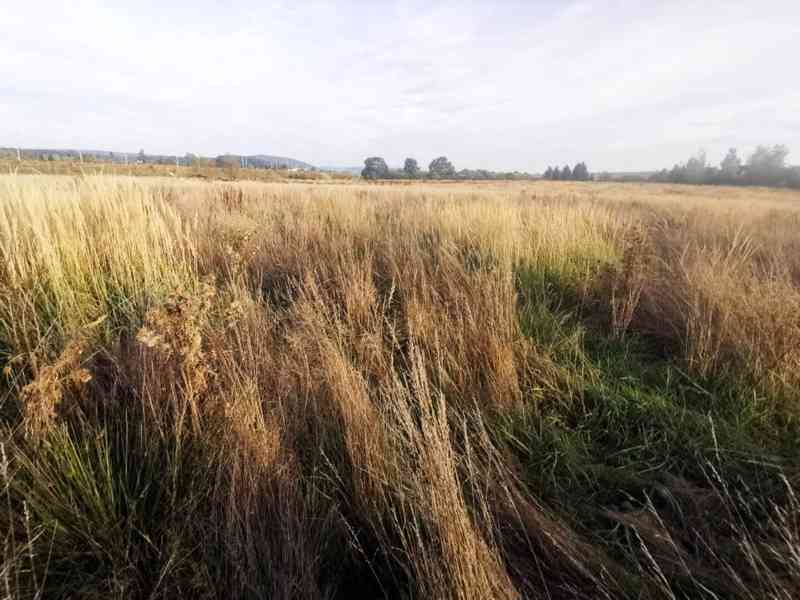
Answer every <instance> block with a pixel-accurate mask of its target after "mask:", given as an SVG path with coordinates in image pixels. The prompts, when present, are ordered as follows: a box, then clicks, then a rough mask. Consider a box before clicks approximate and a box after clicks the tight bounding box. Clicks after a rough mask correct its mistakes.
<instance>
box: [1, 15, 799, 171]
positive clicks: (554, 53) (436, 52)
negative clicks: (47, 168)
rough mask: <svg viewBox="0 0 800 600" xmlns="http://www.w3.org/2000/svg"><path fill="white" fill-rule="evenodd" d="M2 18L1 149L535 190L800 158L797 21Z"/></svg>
mask: <svg viewBox="0 0 800 600" xmlns="http://www.w3.org/2000/svg"><path fill="white" fill-rule="evenodd" d="M165 4H167V5H166V6H164V5H165ZM3 10H4V11H5V12H4V14H3V16H2V20H1V21H0V145H5V144H19V145H24V146H55V147H75V146H81V147H98V148H108V149H119V150H134V151H135V150H137V149H138V148H139V147H145V148H146V149H147V150H148V151H152V152H165V153H166V152H169V153H183V152H186V151H193V152H201V153H208V154H216V153H221V152H226V151H230V152H248V153H250V152H267V153H278V154H286V155H290V156H295V157H297V158H301V159H304V160H308V161H311V162H315V163H318V164H331V163H333V164H358V163H359V162H360V161H361V160H362V159H363V157H364V156H366V155H369V154H381V155H383V156H385V157H386V158H387V160H388V161H389V162H390V163H394V164H398V163H400V162H401V161H402V159H403V158H404V157H405V156H406V155H414V156H417V157H418V158H419V159H420V161H421V162H427V161H428V160H430V159H431V158H433V157H434V156H435V155H438V154H447V155H448V156H449V157H450V158H451V159H452V160H453V162H454V163H455V164H456V165H457V166H468V167H487V168H494V169H526V170H539V169H542V168H543V167H545V166H546V165H547V164H548V163H553V164H563V163H565V162H575V161H577V160H587V161H588V162H589V163H590V166H592V167H593V168H595V169H598V170H599V169H645V168H654V167H660V166H669V165H671V164H672V163H674V162H676V161H678V160H684V159H685V158H686V156H688V155H689V154H691V153H693V152H694V151H695V150H697V149H698V148H701V147H703V148H705V149H706V150H707V151H708V153H709V157H710V158H712V159H715V158H716V155H717V154H720V155H721V154H722V153H723V152H724V150H725V149H727V147H728V146H739V147H740V149H741V150H743V151H747V150H749V148H750V147H752V146H753V145H755V144H757V143H785V144H787V145H789V146H790V148H791V147H794V148H795V150H796V151H797V152H798V153H800V122H798V118H797V116H796V115H797V111H798V108H800V103H798V99H800V78H798V77H796V76H795V75H794V74H795V72H796V64H795V63H796V58H795V57H796V56H799V55H800V37H799V36H797V35H796V31H797V26H798V24H800V3H797V2H796V1H794V0H791V1H790V0H787V1H770V0H765V1H763V2H758V3H755V2H746V3H745V2H742V3H730V2H725V3H723V2H717V1H715V0H712V1H708V2H704V3H696V2H672V3H668V4H667V3H661V2H600V1H599V0H596V1H586V2H575V3H561V2H554V1H551V2H541V3H532V2H516V1H512V0H508V1H507V2H503V3H496V2H495V3H492V2H488V1H487V2H470V3H465V2H440V3H430V2H419V1H409V0H406V1H397V2H386V3H383V2H371V3H366V2H360V1H358V0H352V1H351V2H338V3H330V2H313V3H298V2H288V1H285V2H275V3H272V4H269V3H264V2H256V1H255V0H253V1H250V0H241V1H240V2H238V3H236V4H232V3H219V2H215V1H213V0H198V1H194V2H188V1H183V2H173V3H161V2H156V1H155V0H143V1H141V2H138V3H128V2H121V1H118V0H114V1H102V0H79V1H77V2H72V3H64V2H55V1H44V2H39V3H36V4H34V3H28V4H22V3H11V6H10V7H4V9H3Z"/></svg>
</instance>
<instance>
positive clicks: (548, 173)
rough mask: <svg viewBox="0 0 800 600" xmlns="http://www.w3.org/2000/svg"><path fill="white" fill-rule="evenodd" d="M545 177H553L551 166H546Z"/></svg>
mask: <svg viewBox="0 0 800 600" xmlns="http://www.w3.org/2000/svg"><path fill="white" fill-rule="evenodd" d="M544 178H545V179H552V178H553V167H547V170H546V171H545V172H544Z"/></svg>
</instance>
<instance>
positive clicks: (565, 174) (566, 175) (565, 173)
mask: <svg viewBox="0 0 800 600" xmlns="http://www.w3.org/2000/svg"><path fill="white" fill-rule="evenodd" d="M561 179H562V180H564V181H569V180H570V179H572V170H571V169H570V168H569V165H564V168H563V169H561Z"/></svg>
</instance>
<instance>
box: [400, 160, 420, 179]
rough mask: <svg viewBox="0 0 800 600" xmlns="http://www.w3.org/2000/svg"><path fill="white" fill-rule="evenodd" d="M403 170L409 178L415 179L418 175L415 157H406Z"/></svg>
mask: <svg viewBox="0 0 800 600" xmlns="http://www.w3.org/2000/svg"><path fill="white" fill-rule="evenodd" d="M403 172H404V173H405V175H406V177H408V178H409V179H416V178H417V177H419V163H417V159H416V158H407V159H406V162H405V164H404V165H403Z"/></svg>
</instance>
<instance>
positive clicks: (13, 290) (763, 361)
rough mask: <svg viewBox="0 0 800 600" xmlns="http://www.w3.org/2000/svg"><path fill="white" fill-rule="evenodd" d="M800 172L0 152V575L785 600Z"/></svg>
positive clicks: (405, 593)
mask: <svg viewBox="0 0 800 600" xmlns="http://www.w3.org/2000/svg"><path fill="white" fill-rule="evenodd" d="M798 232H800V193H799V192H790V191H785V190H781V191H779V190H766V189H756V188H751V189H743V188H736V189H733V188H715V187H690V186H669V185H655V184H652V185H637V184H577V183H573V184H570V183H552V182H548V183H544V182H535V183H532V182H528V183H482V184H478V183H475V184H421V183H420V184H413V185H361V184H343V183H338V184H336V185H326V184H324V183H320V182H315V183H313V184H304V183H299V182H293V183H264V182H233V183H222V182H204V181H198V180H190V179H181V178H159V177H152V178H140V179H137V178H132V177H109V176H89V175H86V176H79V177H58V176H35V175H33V176H26V175H12V176H5V177H2V178H0V252H2V261H0V363H2V366H3V367H4V370H3V375H2V379H1V380H0V499H1V500H2V501H1V502H0V536H2V539H1V540H0V544H1V545H2V549H0V596H2V597H8V598H34V597H48V598H50V597H53V598H77V597H80V598H108V597H115V598H156V597H164V598H166V597H181V596H183V595H189V594H191V595H192V596H193V597H195V598H198V599H206V598H231V597H233V598H276V599H287V600H288V599H294V598H301V599H317V598H319V599H323V598H325V599H328V598H353V597H364V598H398V599H399V598H409V599H410V598H421V599H422V598H425V599H427V598H436V599H445V598H447V599H450V598H452V599H460V600H468V599H469V600H472V599H484V598H486V599H489V598H491V599H495V598H509V599H512V598H554V599H558V598H565V599H566V598H587V599H588V598H630V599H634V598H635V599H642V598H647V599H662V598H663V599H674V598H708V599H712V598H720V599H721V598H726V599H727V598H741V599H745V598H747V599H756V598H758V599H760V598H774V599H786V600H788V599H790V598H796V597H798V596H800V513H799V512H798V510H799V509H800V507H799V506H798V499H797V497H796V496H795V492H794V490H796V489H800V471H799V470H798V461H797V457H798V450H800V234H799V233H798Z"/></svg>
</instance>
